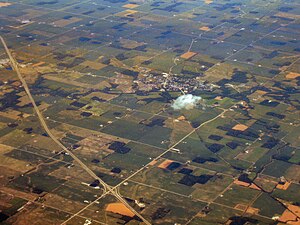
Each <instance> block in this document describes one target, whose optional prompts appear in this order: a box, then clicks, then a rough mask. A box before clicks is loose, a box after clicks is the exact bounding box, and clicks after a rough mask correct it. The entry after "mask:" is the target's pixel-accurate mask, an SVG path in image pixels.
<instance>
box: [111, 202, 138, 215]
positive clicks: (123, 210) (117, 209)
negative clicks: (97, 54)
mask: <svg viewBox="0 0 300 225" xmlns="http://www.w3.org/2000/svg"><path fill="white" fill-rule="evenodd" d="M105 211H107V212H112V213H117V214H120V215H123V216H129V217H134V213H133V212H131V211H130V209H128V208H127V207H126V206H125V205H124V204H123V203H111V204H109V205H108V206H107V207H106V209H105Z"/></svg>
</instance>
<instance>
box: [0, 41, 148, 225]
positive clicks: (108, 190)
mask: <svg viewBox="0 0 300 225" xmlns="http://www.w3.org/2000/svg"><path fill="white" fill-rule="evenodd" d="M0 40H1V42H2V45H3V47H4V49H5V51H6V54H7V55H8V57H9V60H10V63H11V66H12V67H13V69H14V70H15V72H16V73H17V75H18V78H19V80H20V81H21V83H22V85H23V87H24V89H25V92H26V94H27V96H28V97H29V99H30V102H31V103H32V105H33V108H34V111H35V112H36V114H37V116H38V118H39V120H40V123H41V125H42V127H43V128H44V130H45V131H46V133H47V134H48V135H49V137H50V138H51V139H52V140H53V141H54V142H55V143H56V144H58V145H59V146H60V147H61V148H62V149H63V150H64V151H65V152H66V153H68V154H69V155H70V156H71V157H72V158H73V159H74V161H75V162H77V163H78V164H79V165H80V167H81V168H82V169H84V170H85V171H86V172H87V173H88V174H89V175H90V176H91V177H92V178H94V179H95V180H99V182H100V184H101V185H102V186H103V189H104V194H103V195H106V194H108V193H111V194H112V195H114V196H115V197H116V198H117V199H118V200H119V201H120V202H122V203H123V204H124V205H125V206H126V207H128V208H129V209H130V210H131V211H132V212H133V213H134V214H135V215H136V216H138V217H139V218H140V219H141V220H142V221H143V222H144V223H145V224H147V225H151V223H150V222H148V221H147V220H146V219H145V218H144V217H143V216H142V215H141V214H140V213H139V212H137V211H136V210H135V209H134V208H133V207H131V206H130V205H129V204H128V202H127V201H126V200H125V199H124V198H123V197H122V196H120V194H119V193H117V192H116V190H115V189H113V188H112V187H111V186H109V185H108V184H106V183H105V182H104V181H103V180H102V179H101V178H100V177H98V176H97V175H96V174H95V173H94V172H93V171H92V170H91V169H90V168H88V167H87V166H86V165H85V164H84V163H83V162H82V161H81V160H80V159H79V158H78V157H77V156H76V155H75V154H74V153H73V152H71V151H70V150H69V149H67V148H66V147H65V146H64V145H63V144H62V143H61V142H60V141H59V140H58V139H57V138H56V137H55V136H54V135H53V133H52V132H51V131H50V129H49V127H48V125H47V123H46V121H45V119H44V117H43V115H42V113H41V111H40V110H39V108H38V107H37V105H36V103H35V100H34V98H33V97H32V95H31V92H30V90H29V88H28V85H27V83H26V80H25V79H24V78H23V77H22V75H21V73H20V70H19V68H18V64H17V62H16V60H15V59H14V58H13V56H12V54H11V52H10V50H9V49H8V47H7V44H6V42H5V40H4V39H3V37H2V36H0ZM71 218H72V217H71ZM66 222H68V220H66V221H65V222H64V223H63V224H66Z"/></svg>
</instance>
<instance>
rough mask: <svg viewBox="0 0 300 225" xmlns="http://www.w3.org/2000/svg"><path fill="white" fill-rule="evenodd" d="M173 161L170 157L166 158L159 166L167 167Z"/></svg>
mask: <svg viewBox="0 0 300 225" xmlns="http://www.w3.org/2000/svg"><path fill="white" fill-rule="evenodd" d="M172 162H174V161H173V160H170V159H166V160H165V161H163V162H162V163H161V164H159V165H158V166H157V167H158V168H161V169H166V168H167V167H168V166H169V165H170V164H171V163H172Z"/></svg>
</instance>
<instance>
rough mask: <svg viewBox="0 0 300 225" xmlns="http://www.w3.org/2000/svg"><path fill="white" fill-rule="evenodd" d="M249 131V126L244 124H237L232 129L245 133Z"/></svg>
mask: <svg viewBox="0 0 300 225" xmlns="http://www.w3.org/2000/svg"><path fill="white" fill-rule="evenodd" d="M247 129H248V126H246V125H244V124H237V125H235V126H234V127H232V130H239V131H245V130H247Z"/></svg>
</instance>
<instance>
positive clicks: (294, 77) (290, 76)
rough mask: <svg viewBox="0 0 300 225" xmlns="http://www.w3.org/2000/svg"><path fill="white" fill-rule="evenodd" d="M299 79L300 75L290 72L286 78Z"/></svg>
mask: <svg viewBox="0 0 300 225" xmlns="http://www.w3.org/2000/svg"><path fill="white" fill-rule="evenodd" d="M297 77H300V73H294V72H290V73H288V74H287V75H286V76H285V78H287V79H296V78H297Z"/></svg>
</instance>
